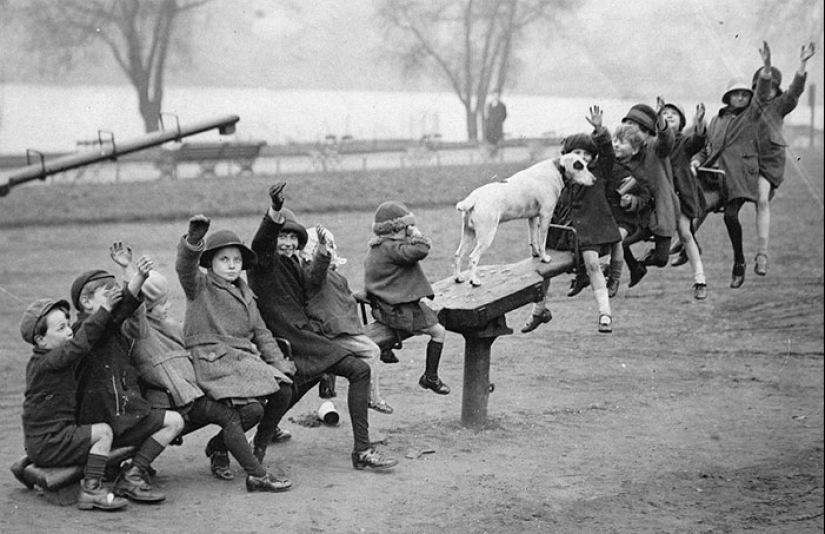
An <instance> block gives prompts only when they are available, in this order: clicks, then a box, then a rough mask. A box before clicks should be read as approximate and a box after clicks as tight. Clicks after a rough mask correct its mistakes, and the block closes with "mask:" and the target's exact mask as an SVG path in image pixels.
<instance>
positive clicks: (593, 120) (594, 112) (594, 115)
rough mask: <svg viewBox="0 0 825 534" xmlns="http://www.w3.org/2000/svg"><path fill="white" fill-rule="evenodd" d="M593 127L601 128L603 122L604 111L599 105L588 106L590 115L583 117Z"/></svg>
mask: <svg viewBox="0 0 825 534" xmlns="http://www.w3.org/2000/svg"><path fill="white" fill-rule="evenodd" d="M585 119H587V122H589V123H590V125H591V126H592V127H593V128H594V129H598V128H601V126H602V124H603V122H604V111H602V109H601V108H600V107H599V106H591V107H590V116H589V117H585Z"/></svg>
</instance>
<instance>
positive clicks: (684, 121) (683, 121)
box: [659, 102, 687, 132]
mask: <svg viewBox="0 0 825 534" xmlns="http://www.w3.org/2000/svg"><path fill="white" fill-rule="evenodd" d="M665 108H671V109H674V110H676V113H678V114H679V119H680V123H679V131H680V132H681V131H682V130H684V128H685V126H687V115H685V110H684V109H682V106H680V105H679V104H674V103H673V102H666V103H665V105H664V106H662V109H665ZM661 112H662V111H661V110H659V113H661Z"/></svg>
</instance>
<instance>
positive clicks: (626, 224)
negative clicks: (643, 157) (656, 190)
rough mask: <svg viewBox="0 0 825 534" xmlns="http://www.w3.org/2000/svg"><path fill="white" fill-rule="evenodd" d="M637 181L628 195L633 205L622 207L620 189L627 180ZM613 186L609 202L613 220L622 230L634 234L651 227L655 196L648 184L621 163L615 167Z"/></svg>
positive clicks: (612, 176)
mask: <svg viewBox="0 0 825 534" xmlns="http://www.w3.org/2000/svg"><path fill="white" fill-rule="evenodd" d="M631 177H632V178H633V179H635V180H636V185H635V186H634V187H633V189H631V190H630V191H628V192H627V193H628V194H629V195H630V196H631V203H630V205H629V206H627V207H626V208H623V207H622V205H621V195H619V192H618V189H619V187H621V185H622V183H623V181H624V180H625V179H627V178H631ZM611 178H612V185H611V187H610V188H609V189H608V191H607V202H608V203H609V204H610V211H611V213H613V219H614V220H615V221H616V224H617V225H618V226H619V227H620V228H624V229H625V230H627V233H628V234H634V233H636V231H637V230H639V229H641V228H647V227H648V225H649V222H648V221H649V220H650V214H651V212H652V211H653V209H652V207H651V204H652V199H653V195H651V193H650V187H649V186H648V185H647V182H645V181H644V180H642V179H641V178H637V177H635V176H633V174H631V172H630V169H629V168H628V167H627V166H626V165H625V164H624V163H621V162H619V161H616V162H615V164H614V165H613V172H612V175H611Z"/></svg>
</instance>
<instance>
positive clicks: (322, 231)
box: [315, 224, 327, 246]
mask: <svg viewBox="0 0 825 534" xmlns="http://www.w3.org/2000/svg"><path fill="white" fill-rule="evenodd" d="M315 233H316V234H318V244H319V245H324V246H326V244H327V229H326V228H324V226H323V225H321V224H318V225H315Z"/></svg>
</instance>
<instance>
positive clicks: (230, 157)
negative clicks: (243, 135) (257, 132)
mask: <svg viewBox="0 0 825 534" xmlns="http://www.w3.org/2000/svg"><path fill="white" fill-rule="evenodd" d="M265 144H266V143H265V142H264V141H256V142H252V143H245V142H237V143H221V142H197V143H195V142H192V143H181V144H180V146H179V147H178V148H176V149H173V150H166V151H164V152H163V154H162V155H161V157H160V159H159V160H158V162H157V167H158V169H159V170H160V172H161V178H177V177H178V165H179V164H181V163H197V164H199V165H200V176H201V177H214V176H215V167H217V165H218V163H221V162H226V163H227V164H228V165H229V169H230V175H231V174H232V168H233V165H236V166H237V167H238V168H239V169H238V174H240V175H244V174H246V175H251V174H253V170H252V166H253V165H254V164H255V161H256V160H257V159H258V156H259V155H260V153H261V148H262V147H263V146H264V145H265Z"/></svg>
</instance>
